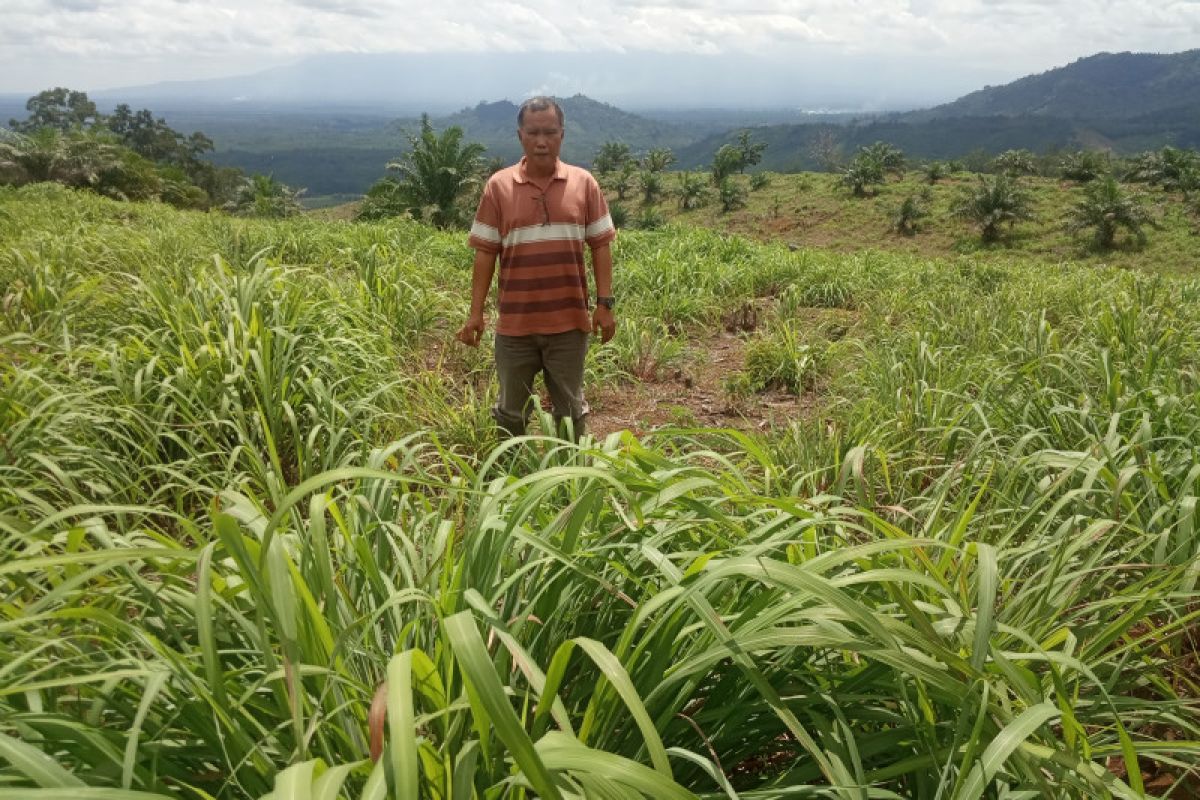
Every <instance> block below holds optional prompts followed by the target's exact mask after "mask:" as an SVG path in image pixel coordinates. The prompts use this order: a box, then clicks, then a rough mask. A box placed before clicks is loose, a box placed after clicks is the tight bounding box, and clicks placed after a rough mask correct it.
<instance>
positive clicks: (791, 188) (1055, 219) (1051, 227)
mask: <svg viewBox="0 0 1200 800" xmlns="http://www.w3.org/2000/svg"><path fill="white" fill-rule="evenodd" d="M705 177H707V176H705ZM679 179H680V178H679V175H678V174H676V173H670V174H668V175H666V176H665V180H664V185H665V187H666V188H667V189H669V190H672V191H676V192H677V190H678V185H679ZM978 179H979V178H978V176H977V175H973V174H971V173H967V172H961V173H955V174H953V175H951V176H950V177H948V178H945V179H942V180H939V181H938V182H937V183H936V184H934V185H932V186H930V185H929V184H928V183H926V182H925V180H924V178H923V177H922V176H921V173H920V172H919V171H910V172H909V173H908V174H907V175H906V176H905V177H904V178H902V179H897V178H895V177H890V178H889V179H888V181H887V183H885V184H884V185H882V186H880V187H878V188H877V191H876V193H875V194H874V195H872V196H868V197H854V196H853V195H852V194H851V193H850V191H849V190H848V189H846V188H845V187H843V186H841V185H840V183H839V176H838V175H834V174H829V173H811V172H810V173H802V174H787V175H780V174H772V175H769V176H767V180H768V184H767V186H766V187H764V188H760V189H757V190H749V176H739V178H738V181H739V182H740V183H741V184H742V186H743V187H745V188H746V189H747V190H748V191H747V195H746V200H747V203H746V206H745V207H744V208H741V209H737V210H735V211H731V212H728V213H726V212H723V211H722V210H721V206H720V204H719V202H717V199H716V197H715V194H714V193H713V190H712V188H711V187H709V197H708V200H707V202H706V203H705V204H704V205H703V206H701V207H700V208H697V209H692V210H688V211H683V210H680V208H679V203H678V199H677V197H672V196H668V197H665V198H663V199H662V200H660V201H658V202H656V203H655V204H653V208H654V211H655V212H656V213H657V214H658V215H661V217H662V218H663V219H664V220H666V221H668V222H674V223H679V224H685V225H696V226H703V227H709V228H713V229H717V230H722V231H727V232H730V233H737V234H743V235H747V236H751V237H754V238H756V239H759V240H763V241H773V242H783V243H788V244H792V245H795V246H800V247H820V248H828V249H833V250H837V251H840V252H856V251H861V250H872V249H875V250H884V251H888V252H893V253H905V254H909V255H912V256H919V257H924V258H953V257H955V256H958V255H965V254H974V255H978V256H981V257H987V258H989V259H991V258H994V259H998V260H1000V261H1013V260H1018V259H1020V260H1029V259H1034V260H1038V261H1050V262H1065V261H1074V262H1078V263H1080V264H1081V265H1092V266H1095V265H1102V264H1107V265H1113V266H1120V267H1126V268H1136V269H1140V270H1143V271H1146V272H1152V273H1169V274H1178V275H1184V276H1195V275H1196V274H1197V269H1200V265H1198V264H1197V262H1196V259H1195V252H1196V248H1197V247H1200V239H1198V238H1197V237H1198V235H1200V216H1198V215H1197V213H1196V212H1195V211H1193V210H1192V209H1191V207H1190V206H1189V205H1188V204H1187V203H1186V202H1185V201H1184V200H1183V198H1182V197H1181V196H1180V195H1179V194H1178V193H1166V192H1163V191H1161V190H1158V189H1152V188H1149V187H1145V186H1140V185H1131V186H1128V187H1127V188H1128V191H1129V192H1130V193H1131V194H1133V195H1134V196H1136V197H1138V198H1139V199H1140V200H1141V202H1142V203H1143V204H1144V205H1145V207H1146V208H1147V209H1149V210H1150V211H1151V213H1152V215H1153V217H1154V219H1155V224H1156V225H1157V226H1158V227H1157V228H1156V229H1152V228H1147V231H1146V233H1147V242H1146V245H1145V246H1144V247H1139V246H1138V245H1137V243H1136V242H1134V241H1128V240H1119V242H1118V246H1117V248H1115V249H1114V250H1111V251H1106V252H1100V251H1097V250H1096V249H1095V248H1094V247H1093V245H1092V243H1091V241H1090V239H1089V238H1088V235H1087V233H1086V232H1084V233H1080V234H1073V233H1071V232H1069V231H1068V229H1067V225H1066V219H1067V217H1068V216H1069V214H1070V211H1071V208H1072V207H1073V206H1074V205H1075V204H1077V203H1078V202H1079V201H1080V200H1081V198H1082V197H1083V188H1082V186H1080V185H1078V184H1076V183H1074V182H1071V181H1060V180H1057V179H1051V178H1036V177H1025V178H1022V179H1021V182H1022V184H1023V185H1024V186H1026V187H1027V188H1028V190H1029V192H1030V194H1031V196H1032V200H1033V209H1032V210H1033V215H1034V219H1033V220H1031V221H1029V222H1021V223H1018V224H1017V225H1016V226H1015V227H1014V228H1013V229H1012V232H1011V234H1010V235H1009V236H1008V237H1007V238H1006V239H1005V240H1004V241H1001V242H999V243H996V244H994V245H987V246H985V245H984V244H983V243H982V242H981V241H980V238H979V234H978V231H976V230H975V229H973V228H972V227H971V226H970V224H969V223H968V222H966V221H964V220H961V219H958V218H956V217H955V216H954V215H953V213H952V208H953V206H954V205H955V201H956V199H957V198H958V196H959V195H960V194H961V193H962V192H963V191H964V190H965V189H967V188H969V187H971V186H973V185H975V184H976V183H977V182H978ZM926 190H928V191H929V200H928V202H927V203H926V205H927V207H928V210H929V216H928V217H927V218H926V219H924V220H923V221H922V223H921V230H919V231H918V232H917V233H916V234H915V235H911V236H905V235H901V234H898V233H895V232H893V231H892V222H893V219H894V217H895V214H896V211H897V209H898V208H899V206H900V204H901V203H902V202H903V201H904V199H905V198H906V197H909V196H911V195H920V194H921V193H922V192H924V191H926ZM636 195H637V190H636V189H635V190H634V191H633V192H631V193H630V195H629V197H628V199H627V200H625V201H623V202H622V201H618V200H617V199H616V196H615V194H612V193H610V195H609V200H610V202H617V203H620V204H621V205H624V206H625V207H626V209H627V211H628V215H629V219H630V224H632V225H636V224H637V223H638V221H639V220H640V219H641V218H642V216H643V214H644V213H645V206H644V204H643V203H642V201H641V200H640V199H639V198H638V197H637V196H636Z"/></svg>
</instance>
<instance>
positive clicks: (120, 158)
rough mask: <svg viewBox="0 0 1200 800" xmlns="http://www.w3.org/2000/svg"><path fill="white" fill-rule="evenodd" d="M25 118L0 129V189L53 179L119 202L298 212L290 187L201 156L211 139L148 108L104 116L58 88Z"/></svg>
mask: <svg viewBox="0 0 1200 800" xmlns="http://www.w3.org/2000/svg"><path fill="white" fill-rule="evenodd" d="M25 109H26V111H28V112H29V116H28V117H27V118H26V119H24V120H16V119H13V120H9V123H8V128H7V129H3V128H0V184H9V185H15V186H22V185H25V184H28V183H39V182H43V181H54V182H57V183H62V184H66V185H67V186H72V187H75V188H80V189H87V190H91V191H94V192H97V193H99V194H102V195H106V196H108V197H113V198H116V199H120V200H140V201H159V202H164V203H169V204H171V205H173V206H176V207H179V208H189V209H211V208H219V209H224V210H227V211H230V212H233V213H238V214H253V215H258V216H271V217H283V216H289V215H291V214H295V213H297V212H299V211H300V204H299V201H298V198H299V196H300V194H301V193H302V190H294V189H291V188H290V187H287V186H285V185H283V184H282V183H280V182H278V181H276V180H275V179H274V178H273V177H271V176H269V175H246V174H245V173H243V172H242V170H240V169H237V168H236V167H218V166H215V165H214V164H212V163H210V162H209V161H207V160H206V159H205V158H204V154H205V153H208V152H211V151H212V150H213V147H214V144H213V141H212V139H210V138H209V137H208V136H206V135H204V134H203V133H202V132H200V131H196V132H194V133H191V134H183V133H181V132H179V131H177V130H175V129H173V128H172V127H171V126H170V125H168V124H167V122H166V120H164V119H163V118H162V117H156V116H155V115H154V113H153V112H152V111H150V109H141V110H138V111H134V110H133V109H132V108H131V107H130V106H129V105H127V104H124V103H122V104H121V105H118V106H117V107H116V108H115V109H114V110H113V112H112V113H111V114H102V113H100V111H99V110H98V109H97V107H96V104H95V102H93V101H92V100H91V99H89V98H88V96H87V93H86V92H79V91H74V90H71V89H67V88H64V87H56V88H53V89H47V90H45V91H42V92H39V93H38V94H36V95H34V96H33V97H31V98H29V100H28V101H27V102H26V103H25Z"/></svg>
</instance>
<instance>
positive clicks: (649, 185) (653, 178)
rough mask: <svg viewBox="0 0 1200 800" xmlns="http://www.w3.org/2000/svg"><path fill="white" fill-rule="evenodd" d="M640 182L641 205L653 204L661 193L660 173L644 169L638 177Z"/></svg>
mask: <svg viewBox="0 0 1200 800" xmlns="http://www.w3.org/2000/svg"><path fill="white" fill-rule="evenodd" d="M640 182H641V184H642V205H647V206H648V205H653V204H654V203H656V202H658V198H659V197H661V196H662V193H663V179H662V174H661V173H659V172H654V171H652V170H645V171H644V172H642V174H641V177H640Z"/></svg>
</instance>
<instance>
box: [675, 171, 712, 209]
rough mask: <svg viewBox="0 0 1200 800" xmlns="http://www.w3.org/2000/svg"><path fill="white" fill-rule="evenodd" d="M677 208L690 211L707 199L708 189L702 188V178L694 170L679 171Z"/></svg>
mask: <svg viewBox="0 0 1200 800" xmlns="http://www.w3.org/2000/svg"><path fill="white" fill-rule="evenodd" d="M677 191H678V194H679V210H680V211H690V210H691V209H693V208H699V207H700V206H702V205H704V203H705V202H706V201H707V200H708V190H707V189H705V188H704V178H702V177H700V175H698V174H697V173H694V172H681V173H679V189H678V190H677Z"/></svg>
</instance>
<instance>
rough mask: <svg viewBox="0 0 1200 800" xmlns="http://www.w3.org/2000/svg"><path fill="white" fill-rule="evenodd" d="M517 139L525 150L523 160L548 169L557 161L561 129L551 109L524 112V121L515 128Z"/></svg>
mask: <svg viewBox="0 0 1200 800" xmlns="http://www.w3.org/2000/svg"><path fill="white" fill-rule="evenodd" d="M517 138H518V139H520V140H521V147H522V148H523V149H524V150H525V158H526V160H527V161H528V162H529V163H530V164H533V165H534V166H539V167H548V166H551V165H553V164H554V162H555V161H557V160H558V151H559V150H561V149H562V141H563V129H562V126H561V125H559V124H558V114H556V113H554V109H553V108H547V109H544V110H542V111H526V112H525V120H524V121H523V122H522V123H521V127H519V128H517Z"/></svg>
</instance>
